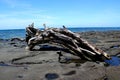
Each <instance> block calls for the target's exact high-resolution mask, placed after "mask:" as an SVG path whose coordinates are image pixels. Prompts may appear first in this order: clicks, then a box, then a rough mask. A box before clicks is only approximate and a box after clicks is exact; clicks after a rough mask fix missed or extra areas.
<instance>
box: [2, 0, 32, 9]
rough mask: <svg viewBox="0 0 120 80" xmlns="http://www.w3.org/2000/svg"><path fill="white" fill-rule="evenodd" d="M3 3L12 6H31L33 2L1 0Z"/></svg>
mask: <svg viewBox="0 0 120 80" xmlns="http://www.w3.org/2000/svg"><path fill="white" fill-rule="evenodd" d="M1 1H2V2H3V3H5V4H6V5H8V6H9V7H10V8H16V7H20V8H30V7H31V4H29V3H25V1H24V0H1Z"/></svg>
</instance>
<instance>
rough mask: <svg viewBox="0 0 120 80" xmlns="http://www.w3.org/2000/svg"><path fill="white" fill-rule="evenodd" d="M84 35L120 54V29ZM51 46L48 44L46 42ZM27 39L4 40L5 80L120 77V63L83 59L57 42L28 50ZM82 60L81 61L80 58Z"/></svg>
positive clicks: (0, 61)
mask: <svg viewBox="0 0 120 80" xmlns="http://www.w3.org/2000/svg"><path fill="white" fill-rule="evenodd" d="M79 34H80V35H81V37H82V38H84V39H86V40H87V41H88V42H90V43H91V44H93V45H95V46H97V47H98V48H100V49H102V50H103V51H105V52H107V53H108V54H109V55H112V56H118V57H119V56H120V31H105V32H95V31H91V32H81V33H79ZM46 45H48V44H46ZM25 47H26V43H25V39H19V38H12V39H0V72H1V73H0V79H1V80H8V79H9V80H119V79H120V76H119V74H120V71H119V69H120V66H105V63H104V62H90V61H82V60H81V61H80V60H79V59H78V57H76V56H73V55H71V54H69V53H65V52H63V53H64V57H63V59H64V60H65V59H66V58H69V59H72V60H71V61H70V60H69V61H68V62H66V61H64V62H63V63H61V62H59V55H58V54H57V52H59V51H60V50H61V49H62V48H61V47H59V48H56V46H55V45H52V46H49V47H51V49H48V48H47V47H48V46H47V47H46V46H45V48H44V46H43V48H40V47H39V45H38V46H36V47H35V48H36V49H35V51H26V50H25ZM78 60H79V61H78Z"/></svg>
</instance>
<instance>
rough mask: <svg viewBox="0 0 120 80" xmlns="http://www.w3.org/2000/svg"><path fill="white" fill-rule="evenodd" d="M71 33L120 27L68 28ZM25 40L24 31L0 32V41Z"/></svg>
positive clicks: (119, 28)
mask: <svg viewBox="0 0 120 80" xmlns="http://www.w3.org/2000/svg"><path fill="white" fill-rule="evenodd" d="M68 29H69V30H71V31H73V32H86V31H110V30H112V31H113V30H120V27H77V28H68ZM16 37H17V38H25V29H9V30H0V39H10V38H16Z"/></svg>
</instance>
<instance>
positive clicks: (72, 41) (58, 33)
mask: <svg viewBox="0 0 120 80" xmlns="http://www.w3.org/2000/svg"><path fill="white" fill-rule="evenodd" d="M43 26H44V30H39V29H36V28H34V24H33V23H32V24H31V25H29V26H28V27H27V28H26V42H27V44H28V46H27V49H28V50H32V49H33V48H34V46H35V45H37V44H44V43H50V44H55V45H60V46H62V47H63V48H65V49H68V50H69V51H70V53H72V54H74V55H76V56H79V57H80V58H81V59H86V60H99V61H101V60H105V59H110V56H109V55H108V54H107V53H105V52H104V51H102V50H100V49H98V48H96V47H95V46H93V45H91V44H89V43H88V42H87V41H86V40H84V39H82V38H81V36H80V34H77V33H74V32H72V31H70V30H68V29H66V27H65V26H63V28H47V27H46V25H45V24H44V25H43Z"/></svg>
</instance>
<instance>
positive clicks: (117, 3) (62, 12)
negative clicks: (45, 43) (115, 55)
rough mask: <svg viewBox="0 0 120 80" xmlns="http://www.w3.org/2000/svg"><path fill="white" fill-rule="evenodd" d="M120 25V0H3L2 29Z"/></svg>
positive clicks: (0, 18) (0, 15) (1, 0)
mask: <svg viewBox="0 0 120 80" xmlns="http://www.w3.org/2000/svg"><path fill="white" fill-rule="evenodd" d="M32 22H34V23H35V26H36V27H38V28H40V27H42V24H43V23H46V24H47V25H48V26H52V27H61V26H62V25H66V26H67V27H113V26H117V27H118V26H120V0H0V29H20V28H22V29H23V28H25V27H26V26H27V25H28V24H30V23H32Z"/></svg>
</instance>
